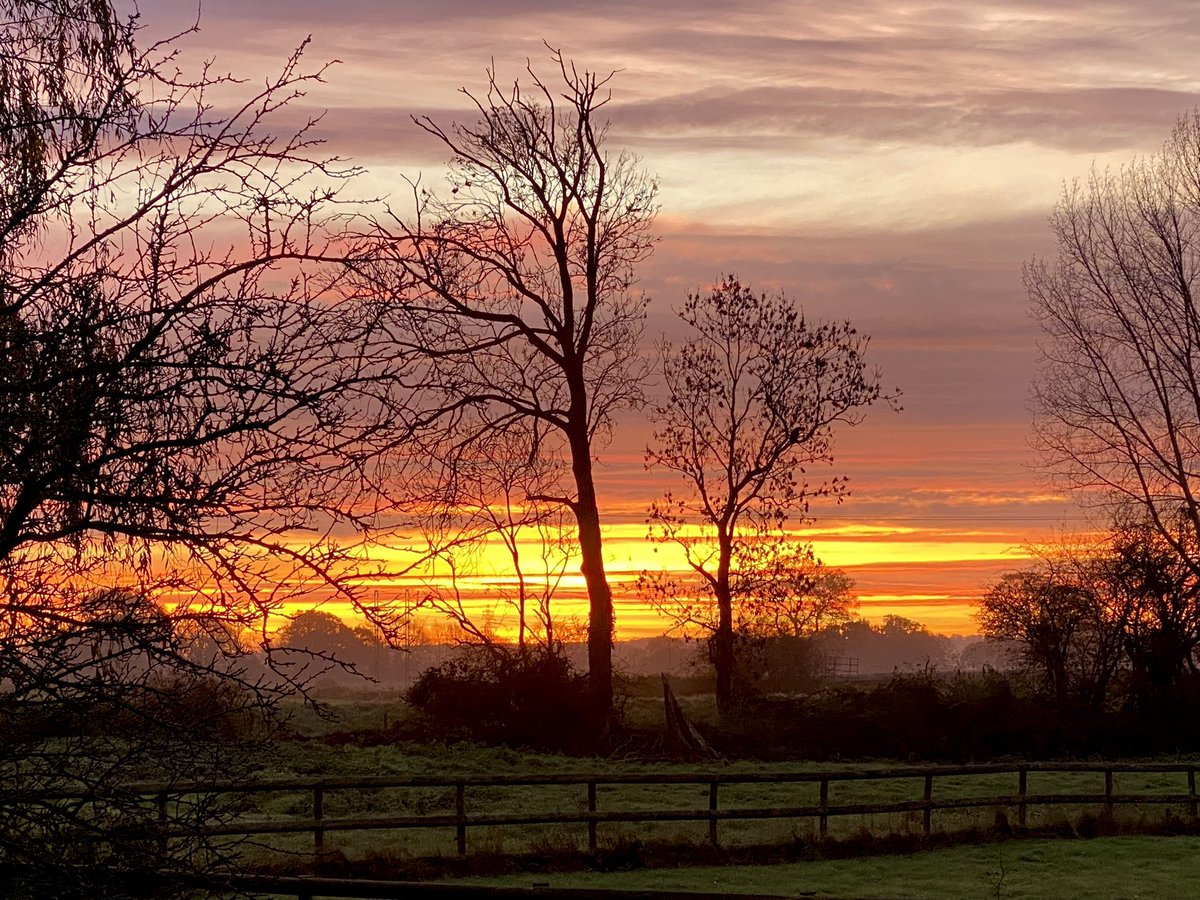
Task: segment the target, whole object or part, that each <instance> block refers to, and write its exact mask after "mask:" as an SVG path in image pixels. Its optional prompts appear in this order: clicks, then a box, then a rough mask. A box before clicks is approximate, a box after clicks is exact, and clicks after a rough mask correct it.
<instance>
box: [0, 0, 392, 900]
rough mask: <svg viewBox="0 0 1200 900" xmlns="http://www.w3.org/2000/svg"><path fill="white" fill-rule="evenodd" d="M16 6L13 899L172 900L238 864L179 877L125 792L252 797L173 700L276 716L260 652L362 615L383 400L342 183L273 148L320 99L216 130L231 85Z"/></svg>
mask: <svg viewBox="0 0 1200 900" xmlns="http://www.w3.org/2000/svg"><path fill="white" fill-rule="evenodd" d="M0 8H2V9H3V12H4V13H5V18H4V20H3V22H2V23H0V83H3V85H4V90H2V91H0V172H2V174H0V722H3V723H4V724H3V725H2V726H0V784H2V785H3V789H2V790H0V879H8V881H7V882H6V883H5V884H4V885H3V887H0V893H3V894H4V895H5V896H14V897H19V896H56V897H70V896H89V897H90V896H98V895H103V896H124V895H127V894H136V893H139V892H140V893H144V894H148V895H154V896H164V895H167V894H169V893H170V891H171V890H172V889H171V888H170V887H169V886H167V885H163V884H161V883H159V882H158V881H157V880H155V879H154V878H152V877H151V876H152V874H153V872H155V871H156V870H157V869H159V868H163V867H170V866H179V867H183V868H186V867H189V866H200V867H208V866H211V865H215V864H218V863H219V862H220V861H221V859H222V858H223V857H222V853H221V852H220V851H219V848H217V847H216V846H215V845H212V844H211V843H205V842H204V841H203V840H201V839H196V840H192V839H187V840H179V841H172V842H171V843H170V847H169V849H168V851H167V854H166V855H164V854H163V852H162V848H161V846H160V845H159V843H158V842H156V841H154V840H151V839H149V837H148V833H147V831H146V826H145V821H144V820H145V810H144V809H141V808H140V807H139V805H138V804H137V802H136V801H135V800H134V799H133V798H129V797H127V796H125V795H123V794H121V793H120V792H119V791H117V790H115V786H116V785H117V784H119V783H120V782H121V781H122V780H125V779H129V778H162V779H165V780H174V779H186V778H188V777H196V778H202V777H211V776H213V775H215V774H217V773H221V772H222V771H225V773H226V774H233V773H232V772H231V771H228V769H227V767H228V766H229V765H230V763H229V757H228V755H227V754H225V753H223V752H222V751H221V741H220V740H216V739H215V738H214V739H213V740H209V737H211V734H210V732H206V731H204V730H203V729H201V728H200V727H199V724H198V719H197V717H195V716H192V717H191V718H190V719H189V718H187V717H186V716H185V717H184V718H180V716H182V715H183V713H184V712H185V710H186V704H184V703H176V704H174V705H173V706H169V707H168V706H165V705H163V704H164V702H165V700H164V698H166V697H167V696H168V695H169V694H172V693H173V695H174V696H176V697H177V698H192V700H195V701H196V702H197V703H198V702H199V700H198V699H197V698H200V697H209V698H210V699H212V698H215V697H224V698H225V699H226V700H230V702H232V698H234V697H235V696H236V697H242V698H243V699H244V701H245V702H246V703H247V704H249V705H255V704H257V705H260V706H261V705H269V703H270V701H271V699H272V694H271V693H270V692H269V691H268V690H266V686H264V685H263V684H261V683H259V682H258V681H257V680H256V679H252V678H250V677H249V676H248V675H247V674H246V672H245V670H244V669H241V668H239V666H238V664H237V662H236V657H237V656H239V655H240V654H241V653H242V651H243V650H244V646H243V643H242V637H243V633H244V631H245V630H246V629H247V628H252V627H258V628H260V629H261V628H262V627H263V626H262V623H263V616H264V615H265V613H266V612H268V611H270V610H272V609H275V608H277V607H279V606H280V605H282V604H283V603H285V602H288V601H295V600H298V599H302V598H305V597H311V596H313V595H314V593H315V594H318V595H321V596H329V595H339V596H341V597H342V598H343V599H345V600H348V601H349V602H351V603H355V604H358V605H359V606H360V607H361V608H363V609H364V611H365V612H367V613H368V614H371V613H372V610H371V609H370V608H369V605H368V604H365V603H363V602H362V597H361V596H360V593H359V591H358V589H357V588H356V587H355V585H356V582H355V581H354V576H355V574H356V570H358V571H361V563H360V562H359V561H358V560H360V559H361V554H358V555H356V554H354V553H352V552H351V549H350V545H352V544H353V543H355V542H358V541H360V539H361V536H362V535H363V534H364V533H365V531H366V530H367V529H369V528H370V527H371V526H372V525H373V524H375V523H376V521H377V519H378V513H379V512H380V510H381V508H382V506H383V505H384V504H386V498H385V499H382V500H381V499H378V498H377V495H376V490H375V489H376V488H377V487H378V485H377V484H375V483H374V482H373V469H372V468H371V467H370V465H369V461H370V460H371V459H372V456H373V453H374V452H375V450H377V449H379V448H378V446H377V444H376V443H373V441H374V440H375V436H376V435H378V434H379V433H380V430H379V426H380V423H379V422H378V420H377V418H376V417H375V416H374V415H373V414H372V410H374V409H376V408H377V404H374V400H373V396H374V392H375V390H376V389H375V387H374V385H375V384H376V383H377V382H376V381H374V379H373V376H372V375H371V374H370V369H371V365H372V362H371V360H369V359H368V358H367V357H366V356H364V354H363V349H364V345H363V343H362V342H361V339H360V338H361V335H360V333H359V332H356V331H355V330H354V329H355V326H354V323H355V322H356V321H357V320H356V319H355V318H354V317H351V316H348V315H344V312H345V310H346V308H347V304H349V303H350V301H349V300H343V299H342V296H341V294H340V292H339V285H338V278H339V277H340V275H339V274H338V273H340V272H341V271H342V270H341V269H338V268H336V267H332V268H331V267H329V266H327V263H330V262H335V261H337V260H338V259H340V258H341V257H342V256H343V255H344V252H343V251H342V249H341V238H340V235H339V233H338V231H337V229H336V228H335V227H333V226H332V225H331V224H330V223H331V221H333V219H334V218H335V215H334V214H335V213H337V212H338V205H337V204H338V202H339V191H340V190H341V185H342V182H343V181H344V179H345V177H346V176H348V175H349V174H351V172H350V171H349V170H345V169H343V168H342V167H341V166H340V165H339V164H338V163H337V162H336V160H331V159H329V158H327V157H325V156H324V155H323V154H322V153H321V152H320V151H318V149H317V147H316V145H315V143H314V142H313V141H312V140H311V139H310V137H309V136H308V130H309V126H304V127H302V128H301V129H300V130H299V131H293V132H289V131H288V130H287V129H282V128H280V127H279V123H278V121H277V120H278V118H279V113H280V110H281V109H282V108H283V107H284V106H285V105H286V104H287V103H288V102H289V101H290V100H291V99H293V98H295V97H298V96H301V95H302V94H303V91H304V89H305V87H306V86H307V85H309V84H312V83H314V82H316V81H319V80H320V78H321V74H322V70H321V69H317V70H316V71H313V72H305V71H303V70H302V69H301V67H300V58H299V53H298V52H297V53H296V54H295V55H293V56H292V57H291V58H290V59H288V60H286V61H285V62H284V64H283V66H282V70H281V72H280V74H279V75H278V76H276V77H275V78H274V79H272V80H270V81H269V82H268V83H267V84H266V85H265V86H264V87H262V88H260V89H258V90H256V91H247V96H246V97H245V99H244V101H243V102H242V103H241V104H240V105H236V106H234V107H225V106H222V107H220V109H227V110H228V111H227V112H221V111H218V107H216V106H215V99H214V98H213V96H212V95H213V93H214V92H215V91H221V92H224V91H226V90H227V89H228V87H229V85H230V82H231V79H229V78H226V77H220V76H216V75H213V74H211V73H210V72H207V71H206V72H202V73H200V74H199V75H195V76H188V75H185V74H183V73H180V72H178V70H177V68H176V64H175V61H174V52H175V47H176V45H177V42H178V40H179V39H174V40H171V41H168V42H166V43H160V44H156V45H152V46H150V47H146V48H143V47H140V46H139V44H138V38H139V36H140V35H139V31H138V27H137V22H136V19H130V20H124V19H122V18H121V16H120V15H118V14H117V13H116V12H115V11H114V8H113V6H112V5H110V4H109V3H107V2H103V0H55V2H54V3H45V2H40V0H36V2H35V0H4V2H3V3H0ZM181 37H182V36H181ZM114 585H116V586H118V587H117V588H114V587H113V586H114ZM314 585H315V586H316V588H315V589H314ZM97 598H103V602H102V603H100V602H98V601H97ZM376 618H377V620H378V621H380V622H381V623H382V624H387V622H386V620H385V619H383V618H382V617H378V616H377V617H376ZM230 658H233V661H230ZM189 702H190V701H189ZM222 702H223V701H222ZM237 702H238V703H241V702H243V701H242V700H239V701H237ZM218 705H220V704H219V703H218ZM195 708H199V707H195ZM205 708H211V707H205ZM39 711H40V712H39ZM168 712H169V713H170V714H168ZM46 715H49V716H50V718H49V719H47V718H46ZM201 718H202V717H201ZM48 723H49V724H48ZM54 723H57V724H54ZM109 724H111V727H106V726H108V725H109ZM67 726H70V727H67ZM193 726H195V727H193ZM64 728H66V730H64ZM72 729H73V730H72ZM206 735H208V736H209V737H206ZM46 791H49V792H57V793H60V794H61V793H69V792H72V791H74V792H81V793H83V794H84V795H87V796H93V797H96V796H104V797H108V798H109V799H110V801H111V802H108V803H107V804H97V803H93V802H91V801H87V802H84V801H71V802H43V801H38V800H35V799H33V798H35V797H36V796H38V794H39V792H46ZM192 811H193V812H194V815H192V816H191V817H190V820H189V821H187V822H182V823H181V824H182V825H184V826H185V827H186V826H187V825H194V824H197V823H198V822H202V821H204V820H205V818H206V817H207V816H210V815H213V814H215V812H214V810H213V809H212V808H211V807H206V806H204V805H203V804H196V805H193V807H192ZM139 817H140V819H139ZM139 822H140V824H139ZM139 829H140V830H139ZM138 873H141V874H142V875H145V876H146V878H145V883H144V884H142V885H140V886H139V875H138ZM106 879H110V880H109V881H106Z"/></svg>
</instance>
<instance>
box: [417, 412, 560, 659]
mask: <svg viewBox="0 0 1200 900" xmlns="http://www.w3.org/2000/svg"><path fill="white" fill-rule="evenodd" d="M536 451H537V441H536V439H533V440H531V439H530V436H529V435H527V434H526V433H524V431H523V430H522V429H519V428H515V427H514V428H510V429H506V430H503V431H496V432H494V433H492V434H489V435H483V436H481V437H480V439H479V440H477V441H474V442H472V444H471V446H470V447H469V448H464V452H462V453H459V454H456V455H454V457H453V458H452V459H450V460H448V461H447V462H446V464H445V466H444V468H443V469H442V470H441V472H440V474H439V476H438V480H439V481H440V482H442V483H445V482H447V481H451V482H452V483H451V484H449V485H448V486H447V488H446V490H445V492H444V497H445V498H446V501H447V503H446V504H444V505H438V506H435V507H434V508H433V509H432V510H431V511H432V512H433V513H434V516H433V523H434V529H433V534H431V535H428V536H427V543H428V545H429V547H430V548H432V549H431V553H432V554H433V555H434V557H435V559H437V560H440V561H441V562H442V563H443V564H444V567H443V570H442V576H443V577H441V578H439V577H437V575H438V573H437V572H436V571H435V572H433V573H432V575H433V577H431V578H430V579H429V583H428V588H429V590H428V593H427V594H426V596H425V597H424V598H423V599H422V603H421V606H422V607H423V608H426V609H432V610H434V611H436V612H438V613H440V614H442V615H444V616H446V617H448V618H449V619H450V620H451V621H452V622H454V623H455V624H456V625H457V626H458V627H459V628H460V629H461V630H462V631H463V633H464V635H466V636H467V637H468V639H470V640H473V641H477V642H483V643H491V642H492V640H493V638H494V636H495V628H496V625H497V621H496V620H497V619H499V618H503V616H502V615H501V614H500V613H498V612H497V610H496V609H495V608H494V607H493V608H491V609H489V610H486V611H485V612H483V614H482V616H483V617H482V618H481V613H480V612H479V611H475V610H473V609H472V606H473V604H472V603H471V602H470V601H469V600H468V599H466V598H464V596H463V591H462V589H461V585H460V583H459V574H460V571H461V570H462V569H463V566H464V565H465V566H466V567H468V568H469V569H471V570H473V572H474V574H475V575H476V576H483V577H485V578H486V579H487V580H488V581H489V582H490V584H491V589H492V591H493V593H494V599H496V600H498V601H499V602H500V603H502V604H503V605H505V606H508V607H510V608H511V613H512V614H515V616H516V623H517V629H516V643H517V651H518V652H519V653H520V652H524V651H525V649H526V647H527V646H531V645H536V646H539V647H541V648H543V649H546V650H549V651H550V652H557V651H558V648H559V646H560V642H561V636H560V635H558V634H557V633H556V627H555V626H556V616H555V614H554V611H553V610H552V604H553V600H554V597H555V595H556V594H557V593H558V589H559V586H560V585H561V584H562V580H563V577H564V576H565V575H566V572H567V569H568V567H569V566H570V565H571V563H572V561H574V559H575V557H576V542H575V541H574V539H573V529H572V528H571V524H570V522H568V521H567V516H568V515H569V513H567V511H566V510H565V509H564V508H563V506H562V505H561V504H558V503H551V502H547V501H546V500H545V499H543V498H544V497H545V496H546V495H547V493H548V492H550V491H553V490H554V488H555V485H556V484H557V483H558V482H559V480H560V479H561V478H562V474H563V473H562V472H561V463H560V462H559V461H556V460H553V459H547V458H546V457H544V456H542V455H541V454H539V453H538V452H536ZM450 535H453V539H452V540H450V539H447V538H448V536H450ZM497 546H498V547H499V548H500V549H501V550H502V561H501V562H499V563H497V562H496V561H495V560H494V559H493V558H492V554H489V553H488V551H489V549H494V548H496V547H497ZM475 605H477V604H475Z"/></svg>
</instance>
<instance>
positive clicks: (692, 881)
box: [463, 836, 1200, 900]
mask: <svg viewBox="0 0 1200 900" xmlns="http://www.w3.org/2000/svg"><path fill="white" fill-rule="evenodd" d="M537 880H538V881H540V882H543V883H544V882H549V884H550V885H552V886H553V887H589V888H609V889H613V890H622V889H633V888H642V889H656V890H677V891H684V890H696V891H698V890H707V891H728V892H729V893H730V894H736V893H738V892H744V893H765V894H774V893H777V894H780V895H782V896H799V897H815V898H843V900H844V898H850V897H854V898H858V900H962V898H981V900H983V898H990V900H1043V898H1046V897H1048V896H1056V897H1064V898H1071V900H1135V898H1146V900H1151V898H1153V900H1187V898H1193V897H1196V896H1200V838H1197V837H1194V836H1188V837H1146V836H1126V837H1111V838H1098V839H1095V840H1088V841H1070V840H1037V839H1030V840H1021V841H1001V842H996V843H989V844H974V845H970V846H963V847H952V848H947V849H941V850H932V851H928V852H921V853H913V854H906V855H899V856H871V857H863V858H855V859H836V860H815V861H808V862H803V863H794V864H782V865H773V866H753V867H752V866H727V867H721V868H714V867H696V868H687V869H658V870H641V871H631V872H611V873H600V872H574V873H562V874H555V875H553V876H545V877H543V876H539V877H538V879H537ZM463 881H465V882H466V883H476V884H483V883H487V884H504V885H524V886H528V885H529V884H530V883H531V882H530V876H529V875H511V876H504V877H500V878H492V879H487V880H486V881H484V880H483V879H474V880H472V879H463Z"/></svg>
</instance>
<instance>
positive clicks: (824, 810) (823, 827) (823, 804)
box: [817, 778, 829, 840]
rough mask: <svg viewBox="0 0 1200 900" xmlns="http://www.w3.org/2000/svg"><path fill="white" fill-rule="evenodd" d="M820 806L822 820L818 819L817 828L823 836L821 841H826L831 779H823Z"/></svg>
mask: <svg viewBox="0 0 1200 900" xmlns="http://www.w3.org/2000/svg"><path fill="white" fill-rule="evenodd" d="M819 806H820V809H821V815H820V818H819V819H818V826H817V828H818V833H819V834H820V836H821V840H825V838H826V837H827V836H828V835H829V779H828V778H822V779H821V799H820V801H819Z"/></svg>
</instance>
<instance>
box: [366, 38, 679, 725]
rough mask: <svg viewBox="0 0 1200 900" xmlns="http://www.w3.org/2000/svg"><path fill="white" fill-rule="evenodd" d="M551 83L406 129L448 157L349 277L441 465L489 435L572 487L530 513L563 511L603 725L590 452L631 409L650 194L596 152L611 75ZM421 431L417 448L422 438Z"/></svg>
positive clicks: (601, 597)
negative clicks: (570, 524) (517, 438)
mask: <svg viewBox="0 0 1200 900" xmlns="http://www.w3.org/2000/svg"><path fill="white" fill-rule="evenodd" d="M553 60H554V64H555V67H556V69H557V71H556V73H555V74H556V83H554V84H552V83H549V82H546V81H543V80H542V79H541V78H539V77H538V76H537V75H536V74H535V73H534V72H533V70H532V69H530V70H529V71H528V85H527V89H526V88H522V86H521V85H520V84H514V85H513V86H512V87H511V88H507V89H506V88H503V87H502V86H501V85H500V84H498V83H497V81H496V76H495V73H494V72H492V71H489V73H488V86H487V90H486V92H485V93H484V94H483V95H482V96H476V95H474V94H471V93H469V92H466V91H464V93H465V94H466V96H467V97H468V98H469V99H470V100H471V101H472V102H473V103H474V104H475V106H476V109H477V111H478V120H477V121H476V122H474V123H471V124H454V125H451V126H449V127H443V126H441V125H439V124H437V123H435V122H433V121H431V120H429V119H427V118H419V119H416V120H415V121H416V123H417V125H418V126H420V127H421V128H422V129H424V130H425V131H426V132H428V133H429V134H431V135H432V136H433V137H435V138H436V139H437V140H439V141H441V142H442V143H443V144H444V145H445V146H446V148H447V149H448V150H449V151H450V153H451V154H452V156H451V160H450V164H449V171H448V174H447V179H448V182H449V189H448V190H447V191H446V192H445V193H442V194H439V193H435V192H433V191H429V190H426V189H424V188H422V187H420V186H419V185H417V186H414V201H415V204H416V211H415V214H414V216H412V217H410V218H405V217H403V216H401V215H394V216H393V217H392V219H391V220H390V221H389V222H386V223H383V224H381V226H380V235H381V236H382V238H383V245H384V246H383V248H382V250H381V251H379V252H380V256H381V257H382V258H380V257H376V258H375V259H374V260H370V261H364V262H363V263H362V264H360V266H359V272H360V275H361V276H363V278H364V279H365V283H366V286H367V288H368V289H369V290H370V291H371V292H373V293H375V294H377V295H380V296H382V297H383V300H382V302H381V303H380V311H379V322H378V326H377V329H378V334H379V335H380V337H381V339H382V340H386V341H389V342H390V343H391V345H392V347H393V348H394V352H395V353H396V354H398V355H399V356H401V357H402V358H403V359H404V360H405V362H406V363H407V365H408V366H409V368H408V369H407V370H406V371H405V374H404V377H405V379H406V383H408V384H413V385H416V386H417V389H416V390H415V391H414V393H413V397H412V402H411V405H410V406H409V408H407V409H405V410H402V411H400V413H399V416H400V418H401V420H402V421H403V422H404V423H406V424H407V426H408V428H409V431H410V433H411V435H412V436H413V437H414V438H417V439H419V440H421V441H422V443H423V444H424V445H425V446H430V447H437V448H438V451H437V452H438V455H439V456H440V457H455V456H457V455H458V454H462V453H469V452H471V451H470V449H469V448H471V447H472V446H473V445H474V444H476V443H478V442H480V441H487V440H489V439H490V435H492V434H494V433H495V432H497V431H507V430H510V429H513V428H516V429H519V430H520V431H521V432H522V433H524V434H525V435H527V436H528V437H530V438H532V439H534V442H533V443H531V444H530V446H529V447H528V448H527V450H526V452H525V453H524V454H523V455H524V456H526V457H528V456H529V455H530V454H532V453H536V454H538V455H544V456H546V457H547V458H557V459H562V460H564V461H566V463H567V465H566V466H565V467H564V474H565V470H566V469H567V468H569V471H570V475H569V476H566V477H564V478H563V479H561V481H560V483H558V484H557V485H555V487H554V489H553V490H548V491H547V492H546V493H545V494H544V495H542V496H540V497H536V498H530V499H531V500H540V501H543V502H552V503H558V504H561V505H563V506H565V507H567V508H569V509H570V510H571V513H572V514H573V517H574V520H575V526H576V529H577V539H578V545H579V554H580V568H581V570H582V573H583V576H584V579H585V581H586V583H587V590H588V597H589V623H588V663H589V670H590V674H589V684H590V690H591V692H592V696H593V701H594V705H595V711H596V715H597V717H598V720H601V721H605V722H606V721H608V719H609V717H610V715H611V708H612V636H613V605H612V591H611V589H610V587H609V584H608V579H607V576H606V574H605V570H604V557H603V553H602V548H601V527H600V505H599V501H598V499H597V496H596V486H595V478H594V469H593V467H594V456H595V452H596V448H597V446H598V445H599V443H600V441H601V439H602V438H603V436H604V434H605V433H606V431H607V430H608V428H609V426H610V424H611V422H612V416H613V414H614V413H615V412H616V411H617V410H619V409H621V408H624V407H629V406H636V405H638V404H639V403H640V402H641V399H642V393H641V383H642V378H643V374H644V369H645V366H644V365H643V363H642V362H641V360H640V357H639V355H638V352H637V345H638V338H639V335H640V334H641V329H642V321H643V316H644V305H645V301H644V298H643V297H641V296H640V295H638V294H635V293H633V286H634V284H635V277H636V276H635V273H636V267H637V265H638V263H640V262H642V261H643V260H644V259H645V258H646V257H647V256H648V255H649V253H650V250H651V247H652V245H653V242H654V239H653V237H652V235H651V232H650V227H651V223H652V221H653V218H654V215H655V212H656V206H655V200H654V198H655V193H656V184H655V182H654V181H653V180H652V179H649V178H647V177H646V176H645V175H644V174H643V173H642V171H641V170H640V169H639V167H638V165H637V160H636V159H634V158H633V157H632V156H630V155H629V154H626V153H617V154H613V153H610V152H609V150H608V149H607V148H606V138H607V124H606V123H605V122H604V121H602V120H601V118H600V115H601V110H602V109H603V107H604V106H605V104H606V103H607V102H608V100H609V93H608V87H607V85H608V82H609V78H610V77H611V76H598V75H597V74H595V73H592V72H588V71H581V70H578V69H576V68H575V67H574V65H572V64H569V63H567V62H566V61H564V60H563V58H562V56H561V55H560V54H559V53H557V52H555V53H554V54H553ZM422 435H423V437H422Z"/></svg>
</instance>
